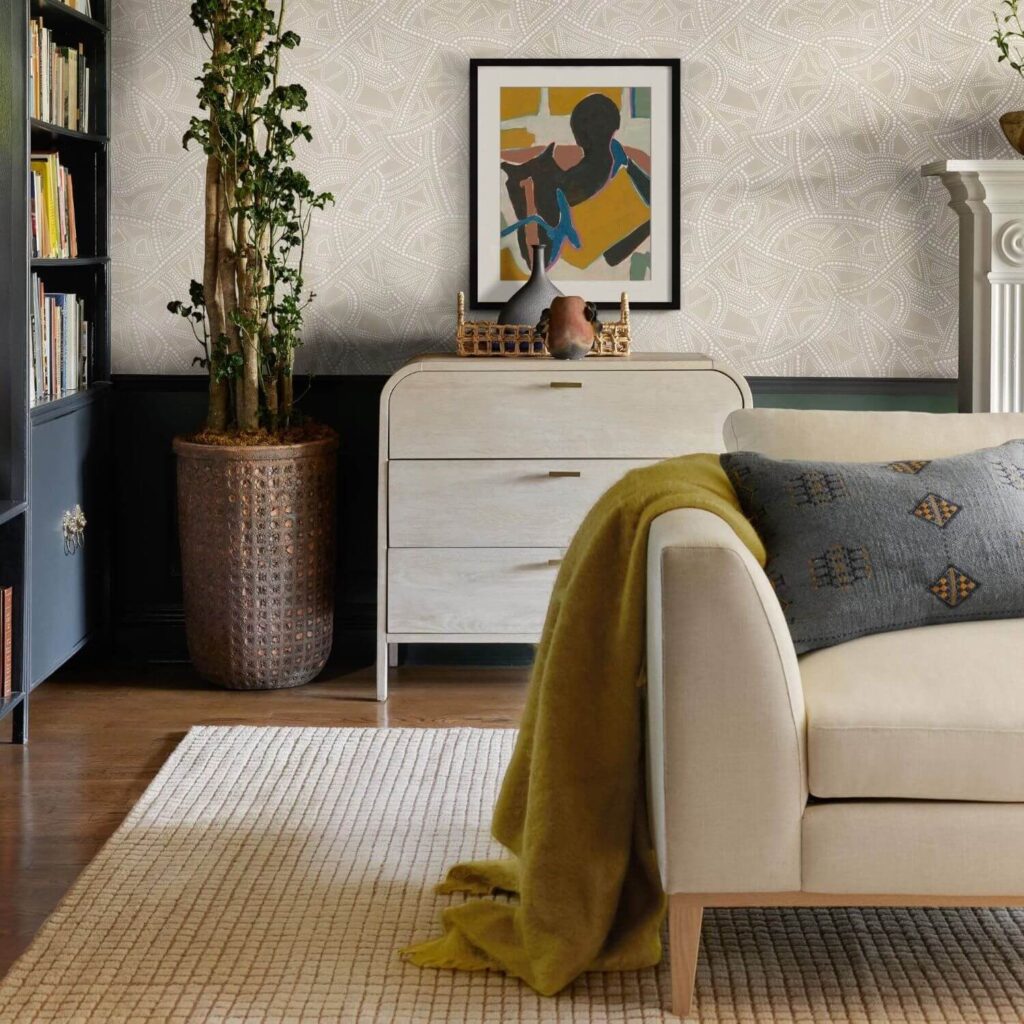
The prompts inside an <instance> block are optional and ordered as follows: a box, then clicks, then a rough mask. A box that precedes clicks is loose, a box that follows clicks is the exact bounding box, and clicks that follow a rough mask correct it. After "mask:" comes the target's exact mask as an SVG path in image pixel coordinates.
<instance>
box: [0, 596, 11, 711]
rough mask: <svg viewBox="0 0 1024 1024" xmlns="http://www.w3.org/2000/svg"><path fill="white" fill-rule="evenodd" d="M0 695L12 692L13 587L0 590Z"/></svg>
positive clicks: (5, 695)
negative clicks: (0, 647) (0, 650)
mask: <svg viewBox="0 0 1024 1024" xmlns="http://www.w3.org/2000/svg"><path fill="white" fill-rule="evenodd" d="M0 644H2V645H3V651H2V652H0V696H3V697H10V695H11V694H12V693H13V692H14V588H13V587H4V588H3V589H2V590H0Z"/></svg>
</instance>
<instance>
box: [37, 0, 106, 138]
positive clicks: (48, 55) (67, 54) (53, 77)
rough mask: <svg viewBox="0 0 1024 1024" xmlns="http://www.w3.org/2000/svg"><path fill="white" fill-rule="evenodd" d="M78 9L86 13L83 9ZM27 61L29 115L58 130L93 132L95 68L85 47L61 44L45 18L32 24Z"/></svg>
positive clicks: (79, 44) (80, 44)
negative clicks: (91, 99)
mask: <svg viewBox="0 0 1024 1024" xmlns="http://www.w3.org/2000/svg"><path fill="white" fill-rule="evenodd" d="M79 2H80V3H81V0H79ZM69 6H70V5H69ZM75 9H76V10H81V11H82V13H83V14H84V13H86V11H85V10H84V9H83V8H82V7H81V6H79V7H77V8H75ZM90 17H91V15H90ZM28 62H29V69H28V70H29V92H28V95H29V102H30V107H31V110H30V115H31V116H32V117H34V118H36V119H37V120H39V121H45V122H47V123H48V124H53V125H56V126H57V127H58V128H70V129H72V130H73V131H78V132H88V131H90V130H91V124H90V121H91V119H90V117H89V86H90V80H91V77H92V69H91V68H90V67H89V62H88V60H87V59H86V56H85V45H84V44H83V43H78V44H77V45H76V46H75V47H70V46H60V45H58V44H57V43H55V42H54V41H53V37H52V34H51V32H50V30H49V29H48V28H47V27H46V25H45V24H44V23H43V19H42V18H36V19H34V20H32V21H31V22H30V23H29V54H28Z"/></svg>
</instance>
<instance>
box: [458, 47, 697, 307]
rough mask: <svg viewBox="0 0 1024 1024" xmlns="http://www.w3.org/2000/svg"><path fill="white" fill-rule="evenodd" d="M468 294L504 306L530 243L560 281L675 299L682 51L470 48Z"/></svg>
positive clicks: (474, 300) (600, 296) (595, 296)
mask: <svg viewBox="0 0 1024 1024" xmlns="http://www.w3.org/2000/svg"><path fill="white" fill-rule="evenodd" d="M469 73H470V100H469V108H470V114H469V116H470V125H469V148H470V172H469V173H470V179H469V180H470V243H469V245H470V253H469V259H470V296H471V300H470V301H471V304H472V305H473V306H475V307H477V308H482V309H497V308H499V307H500V306H501V305H503V304H504V302H505V301H506V300H507V299H508V298H509V297H510V296H511V295H512V294H513V293H514V292H516V291H517V290H518V289H519V288H520V287H521V286H522V284H523V282H524V281H525V280H526V279H527V278H528V277H529V276H530V259H531V252H532V250H531V246H532V245H535V244H538V243H543V244H546V245H547V247H548V249H547V257H546V258H547V271H548V276H549V277H550V278H551V280H552V281H553V282H554V283H555V285H557V286H558V288H559V289H561V291H563V292H565V293H566V294H579V295H582V296H583V297H584V298H586V299H588V300H589V301H592V302H596V303H597V304H598V305H599V306H602V307H605V308H609V307H612V306H618V303H619V297H620V295H621V294H622V292H627V293H628V294H629V301H630V305H631V306H632V307H633V308H634V309H678V308H679V61H678V60H676V59H666V60H628V59H615V60H568V59H565V60H556V59H550V60H492V59H477V60H472V61H470V72H469Z"/></svg>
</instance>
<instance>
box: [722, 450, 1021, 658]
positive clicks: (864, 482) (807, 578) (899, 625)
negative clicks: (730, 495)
mask: <svg viewBox="0 0 1024 1024" xmlns="http://www.w3.org/2000/svg"><path fill="white" fill-rule="evenodd" d="M900 452H901V456H900V458H898V459H894V460H892V461H889V462H879V463H864V462H831V461H830V462H821V461H817V460H815V461H806V460H805V461H794V460H777V459H770V458H767V457H766V456H764V455H761V454H758V453H756V452H733V453H728V454H725V455H723V456H721V460H722V465H723V467H724V468H725V471H726V473H728V475H729V479H730V480H731V481H732V484H733V486H734V487H735V488H736V493H737V495H738V496H739V499H740V503H741V505H742V506H743V511H744V513H745V514H746V515H747V517H748V518H749V519H750V520H751V522H752V523H753V524H754V527H755V529H756V530H757V532H758V534H759V535H760V536H761V539H762V540H763V541H764V545H765V548H766V549H767V552H768V562H767V565H766V566H765V571H766V572H767V574H768V578H769V579H770V580H771V582H772V585H773V586H774V587H775V591H776V594H777V595H778V597H779V602H780V604H781V605H782V609H783V611H784V612H785V615H786V620H787V622H788V623H789V627H790V632H791V633H792V635H793V643H794V645H795V647H796V650H797V653H798V654H803V653H804V652H806V651H813V650H815V649H817V648H819V647H831V646H832V645H833V644H838V643H842V642H843V641H845V640H852V639H853V638H854V637H858V636H864V635H866V634H868V633H881V632H886V631H889V630H896V629H907V628H910V627H912V626H925V625H930V624H932V623H937V622H953V621H963V620H969V619H996V618H1011V617H1022V616H1024V440H1014V441H1009V442H1007V443H1006V444H1004V445H1001V446H999V447H996V448H987V449H983V450H981V451H977V452H970V453H967V454H964V455H955V456H952V457H950V458H942V459H935V458H931V457H929V456H928V455H927V454H925V455H923V456H922V454H921V453H919V452H917V451H915V450H914V449H910V450H907V449H906V448H901V449H900Z"/></svg>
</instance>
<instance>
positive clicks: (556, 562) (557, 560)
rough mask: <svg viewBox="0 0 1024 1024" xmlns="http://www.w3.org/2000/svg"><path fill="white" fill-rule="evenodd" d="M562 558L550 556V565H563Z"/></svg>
mask: <svg viewBox="0 0 1024 1024" xmlns="http://www.w3.org/2000/svg"><path fill="white" fill-rule="evenodd" d="M561 564H562V560H561V559H560V558H549V559H548V565H561Z"/></svg>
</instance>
